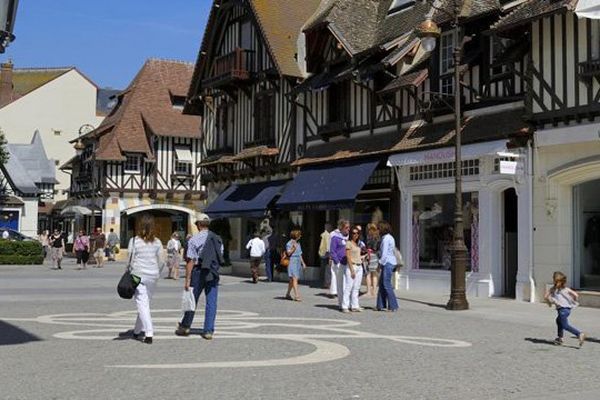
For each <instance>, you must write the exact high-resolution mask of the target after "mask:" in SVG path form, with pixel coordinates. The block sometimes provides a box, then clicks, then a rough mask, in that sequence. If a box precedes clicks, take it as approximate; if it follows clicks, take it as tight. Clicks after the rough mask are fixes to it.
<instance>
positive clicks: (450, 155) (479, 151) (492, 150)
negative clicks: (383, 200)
mask: <svg viewBox="0 0 600 400" xmlns="http://www.w3.org/2000/svg"><path fill="white" fill-rule="evenodd" d="M506 143H507V141H506V140H496V141H492V142H483V143H475V144H468V145H463V146H462V148H461V158H462V159H463V160H468V159H473V158H479V157H482V156H486V155H491V154H497V153H500V152H506V151H507V149H506ZM454 156H455V150H454V147H442V148H438V149H431V150H423V151H415V152H411V153H399V154H394V155H392V156H390V158H388V162H387V165H388V167H404V166H410V165H420V164H432V163H438V162H451V161H454V158H455V157H454Z"/></svg>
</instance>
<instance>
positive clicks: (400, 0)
mask: <svg viewBox="0 0 600 400" xmlns="http://www.w3.org/2000/svg"><path fill="white" fill-rule="evenodd" d="M414 4H415V1H414V0H394V1H393V2H392V5H391V6H390V9H389V10H388V15H390V14H394V13H397V12H398V11H402V10H406V9H407V8H409V7H412V6H413V5H414Z"/></svg>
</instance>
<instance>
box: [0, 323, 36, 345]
mask: <svg viewBox="0 0 600 400" xmlns="http://www.w3.org/2000/svg"><path fill="white" fill-rule="evenodd" d="M41 340H42V339H40V338H39V337H37V336H35V335H33V334H31V333H29V332H27V331H25V330H23V329H21V328H19V327H16V326H14V325H11V324H9V323H8V322H4V321H0V346H9V345H13V344H25V343H29V342H39V341H41Z"/></svg>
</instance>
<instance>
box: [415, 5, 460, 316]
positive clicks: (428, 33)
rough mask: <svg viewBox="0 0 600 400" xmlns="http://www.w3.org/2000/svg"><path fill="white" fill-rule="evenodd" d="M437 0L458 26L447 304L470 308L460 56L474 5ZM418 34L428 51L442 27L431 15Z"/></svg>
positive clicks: (455, 62) (455, 39)
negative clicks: (465, 21)
mask: <svg viewBox="0 0 600 400" xmlns="http://www.w3.org/2000/svg"><path fill="white" fill-rule="evenodd" d="M436 3H437V2H432V1H430V4H431V6H432V7H433V8H434V9H436V10H438V11H440V12H442V13H445V14H446V15H447V16H449V17H450V18H451V20H452V27H453V28H454V30H455V36H454V50H453V52H452V54H453V57H454V64H453V68H454V82H453V85H454V119H455V128H454V129H455V132H456V139H455V140H456V145H455V151H456V155H455V165H454V179H455V188H454V196H455V201H454V205H455V208H454V234H453V244H452V265H451V268H450V272H451V278H450V300H448V304H447V305H446V308H447V309H448V310H468V309H469V303H468V302H467V295H466V290H465V277H466V265H467V247H466V246H465V238H464V229H463V226H464V225H463V211H462V209H463V208H462V157H461V141H462V132H461V122H462V121H461V117H462V116H461V109H460V101H461V98H460V97H461V96H460V71H459V65H460V59H461V55H462V47H463V33H462V29H461V25H460V19H461V18H462V17H463V16H464V15H465V11H466V10H468V9H469V8H470V6H471V1H468V0H467V1H460V0H454V7H453V10H452V12H450V11H447V10H445V9H443V8H440V7H438V6H437V5H436ZM417 34H418V35H419V37H420V38H421V44H422V45H423V49H424V50H426V51H433V50H435V47H436V41H437V39H438V38H439V37H440V28H439V27H438V26H437V24H436V23H435V21H433V18H432V17H431V16H428V17H427V18H426V19H425V21H423V22H422V23H421V25H419V28H418V29H417Z"/></svg>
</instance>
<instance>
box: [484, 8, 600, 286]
mask: <svg viewBox="0 0 600 400" xmlns="http://www.w3.org/2000/svg"><path fill="white" fill-rule="evenodd" d="M529 3H530V4H526V5H524V6H522V7H521V8H519V9H518V10H515V12H514V13H512V14H509V15H508V16H507V17H506V18H504V19H503V20H501V21H500V22H499V23H498V25H497V26H496V27H495V28H496V30H497V31H498V34H500V35H503V36H506V37H518V36H519V35H521V34H522V33H523V32H527V33H528V34H529V35H530V37H531V66H530V69H531V81H530V82H531V83H530V86H529V93H530V97H529V101H528V102H529V112H530V114H529V118H530V120H531V121H532V123H534V124H535V126H536V128H537V129H536V134H535V141H534V143H535V144H534V149H533V151H534V156H535V161H534V169H535V179H534V183H533V184H534V201H533V208H532V218H533V241H534V246H533V251H534V260H535V274H534V277H535V279H536V281H537V282H538V283H539V284H538V289H539V290H538V295H540V296H541V294H542V291H543V289H544V288H545V286H546V285H548V284H550V283H551V282H552V273H553V272H554V271H562V272H563V273H565V274H566V275H567V276H568V279H569V282H570V283H571V284H572V285H573V286H574V287H575V288H578V289H583V290H598V289H600V235H599V234H598V233H599V232H600V205H599V203H598V196H599V195H600V139H599V136H598V132H599V128H600V124H599V123H598V117H599V116H600V104H599V103H598V101H599V100H600V73H599V72H598V71H599V68H598V66H600V22H599V20H597V19H587V18H578V17H577V15H576V14H575V13H574V11H575V6H576V4H577V2H576V1H556V2H543V1H535V2H529Z"/></svg>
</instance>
